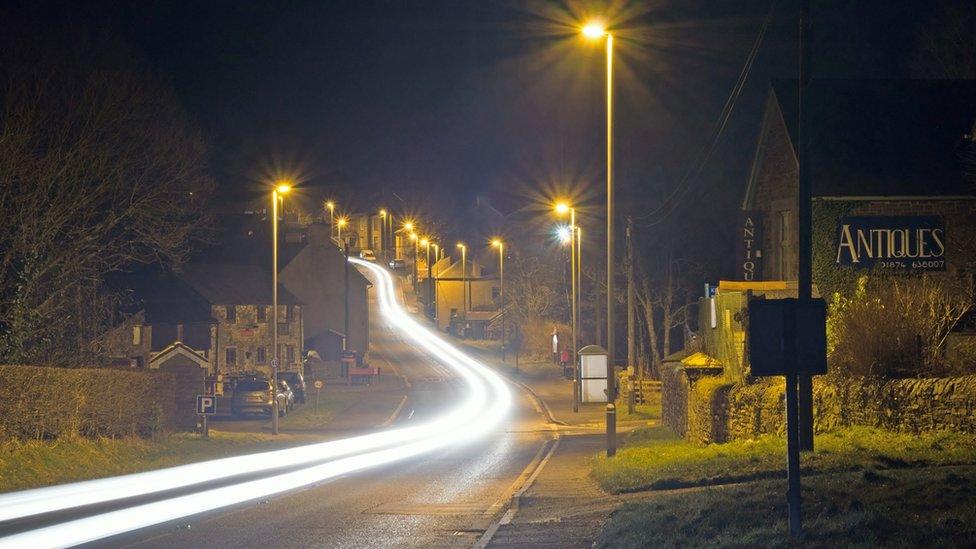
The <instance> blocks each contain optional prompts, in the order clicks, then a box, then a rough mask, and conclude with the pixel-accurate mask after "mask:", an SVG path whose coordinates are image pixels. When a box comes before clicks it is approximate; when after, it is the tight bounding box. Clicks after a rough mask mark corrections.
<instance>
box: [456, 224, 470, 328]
mask: <svg viewBox="0 0 976 549" xmlns="http://www.w3.org/2000/svg"><path fill="white" fill-rule="evenodd" d="M457 247H458V248H460V249H461V310H462V311H463V312H464V320H467V319H468V285H467V284H466V283H465V282H466V280H465V279H466V277H465V274H464V273H465V271H466V269H465V263H466V258H467V252H468V247H467V246H465V245H464V244H462V243H461V242H458V243H457Z"/></svg>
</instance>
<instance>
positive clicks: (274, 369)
mask: <svg viewBox="0 0 976 549" xmlns="http://www.w3.org/2000/svg"><path fill="white" fill-rule="evenodd" d="M290 190H291V185H289V184H288V183H285V182H281V183H278V184H277V185H275V188H274V190H273V191H271V261H272V267H271V325H272V328H271V347H272V348H273V352H272V355H271V356H272V357H273V358H272V359H271V383H272V388H271V434H272V435H277V434H278V364H279V356H278V198H279V197H283V196H284V195H285V194H287V193H288V191H290Z"/></svg>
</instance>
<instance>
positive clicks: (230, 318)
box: [179, 263, 304, 374]
mask: <svg viewBox="0 0 976 549" xmlns="http://www.w3.org/2000/svg"><path fill="white" fill-rule="evenodd" d="M179 276H180V279H181V280H183V281H184V282H186V284H187V285H188V286H190V287H191V288H192V289H193V290H194V291H196V292H197V293H198V294H200V295H201V296H202V297H203V299H204V300H206V302H207V304H208V306H209V307H210V316H211V317H212V318H213V319H214V321H215V322H216V324H215V326H214V331H215V334H214V337H213V341H214V344H213V353H212V356H213V359H212V364H211V367H212V368H213V370H214V372H215V373H232V372H248V371H259V372H264V373H268V374H270V372H271V360H272V359H273V358H274V348H273V346H272V339H273V334H272V330H273V326H274V325H273V324H272V322H273V316H276V317H277V323H278V356H279V359H280V366H279V368H280V370H299V371H300V370H301V368H302V363H303V351H304V347H303V342H304V333H303V318H302V317H303V306H302V303H301V301H299V300H298V298H296V297H295V296H294V295H293V294H292V293H291V292H289V291H288V290H287V289H285V287H284V286H283V285H281V284H279V287H278V312H277V315H272V310H271V309H272V307H271V304H272V303H271V302H272V295H271V293H272V292H271V275H270V274H268V273H267V272H265V271H264V270H262V269H260V268H258V267H255V266H252V265H230V264H194V263H191V264H189V265H185V266H184V267H183V271H182V272H181V273H180V275H179Z"/></svg>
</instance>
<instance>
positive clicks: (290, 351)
mask: <svg viewBox="0 0 976 549" xmlns="http://www.w3.org/2000/svg"><path fill="white" fill-rule="evenodd" d="M293 362H295V346H294V345H285V364H292V363H293Z"/></svg>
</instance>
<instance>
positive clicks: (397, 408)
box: [379, 395, 407, 428]
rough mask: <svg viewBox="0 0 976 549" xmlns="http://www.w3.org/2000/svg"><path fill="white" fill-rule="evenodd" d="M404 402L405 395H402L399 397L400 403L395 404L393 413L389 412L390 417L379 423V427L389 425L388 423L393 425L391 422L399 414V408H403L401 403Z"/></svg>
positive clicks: (405, 399) (405, 401) (405, 400)
mask: <svg viewBox="0 0 976 549" xmlns="http://www.w3.org/2000/svg"><path fill="white" fill-rule="evenodd" d="M406 403H407V395H403V398H401V399H400V404H398V405H397V407H396V410H393V413H392V414H390V417H388V418H386V421H384V422H383V423H380V424H379V428H383V427H389V426H390V425H393V422H394V421H396V418H397V416H399V415H400V410H403V405H404V404H406Z"/></svg>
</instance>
